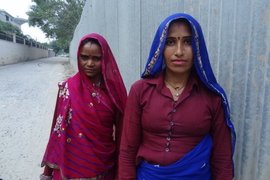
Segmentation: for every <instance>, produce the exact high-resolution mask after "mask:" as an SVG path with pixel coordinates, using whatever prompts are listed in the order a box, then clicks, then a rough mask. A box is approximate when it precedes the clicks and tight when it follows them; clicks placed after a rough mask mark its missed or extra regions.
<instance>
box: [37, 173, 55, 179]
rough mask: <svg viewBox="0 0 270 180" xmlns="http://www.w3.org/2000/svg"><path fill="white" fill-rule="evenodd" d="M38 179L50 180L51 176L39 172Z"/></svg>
mask: <svg viewBox="0 0 270 180" xmlns="http://www.w3.org/2000/svg"><path fill="white" fill-rule="evenodd" d="M39 179H40V180H52V176H45V175H44V174H41V175H40V176H39Z"/></svg>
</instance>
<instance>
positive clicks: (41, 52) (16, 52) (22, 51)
mask: <svg viewBox="0 0 270 180" xmlns="http://www.w3.org/2000/svg"><path fill="white" fill-rule="evenodd" d="M45 57H48V50H47V49H40V48H36V47H32V46H27V45H23V44H18V43H14V42H10V41H5V40H1V39H0V66H1V65H6V64H13V63H18V62H23V61H28V60H34V59H39V58H45Z"/></svg>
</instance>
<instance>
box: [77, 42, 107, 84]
mask: <svg viewBox="0 0 270 180" xmlns="http://www.w3.org/2000/svg"><path fill="white" fill-rule="evenodd" d="M101 59H102V52H101V48H100V46H99V45H97V44H96V43H93V42H87V43H86V44H84V45H83V46H82V47H81V49H80V54H79V65H80V66H81V68H82V70H83V71H84V73H85V74H86V75H87V76H88V77H89V78H90V79H91V80H92V81H93V82H98V81H100V78H101Z"/></svg>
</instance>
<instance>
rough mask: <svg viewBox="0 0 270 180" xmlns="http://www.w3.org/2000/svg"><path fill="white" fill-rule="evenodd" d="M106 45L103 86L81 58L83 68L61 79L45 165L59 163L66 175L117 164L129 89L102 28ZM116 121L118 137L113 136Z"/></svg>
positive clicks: (105, 169) (100, 170)
mask: <svg viewBox="0 0 270 180" xmlns="http://www.w3.org/2000/svg"><path fill="white" fill-rule="evenodd" d="M88 38H92V39H96V40H97V41H98V42H99V44H100V46H101V48H102V60H101V61H102V65H101V67H102V77H103V84H102V85H101V87H95V86H94V85H93V84H92V82H91V81H90V80H89V78H88V77H87V76H86V75H85V74H84V72H83V70H82V68H81V67H80V65H79V63H78V69H79V72H78V73H77V74H76V75H74V76H73V77H71V78H69V79H68V80H67V81H65V82H63V83H60V84H59V93H58V98H57V103H56V108H55V114H54V120H53V124H52V131H51V135H50V139H49V142H48V145H47V149H46V152H45V154H44V158H43V162H42V165H45V164H46V165H48V166H50V167H51V168H55V169H59V171H60V174H61V176H62V178H67V179H78V178H90V177H96V176H98V175H100V174H104V173H105V175H106V173H107V172H109V171H112V170H113V169H114V168H115V166H116V161H117V157H118V156H117V154H116V153H117V152H118V148H119V142H120V130H121V125H122V122H121V121H122V116H123V111H124V106H125V101H126V96H127V94H126V89H125V87H124V83H123V80H122V77H121V75H120V72H119V70H118V67H117V64H116V61H115V59H114V57H113V54H112V52H111V50H110V47H109V45H108V43H107V42H106V40H105V39H104V38H103V37H102V36H100V35H98V34H95V33H93V34H88V35H86V36H84V37H83V38H82V39H81V41H80V45H79V47H78V53H77V60H78V57H79V50H80V46H81V43H82V41H84V40H85V39H88ZM113 124H116V129H117V130H116V141H114V140H113V136H112V134H113Z"/></svg>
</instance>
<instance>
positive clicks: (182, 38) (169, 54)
mask: <svg viewBox="0 0 270 180" xmlns="http://www.w3.org/2000/svg"><path fill="white" fill-rule="evenodd" d="M191 37H192V33H191V29H190V27H189V25H188V24H187V23H185V22H181V21H176V22H173V23H172V24H171V25H170V27H169V30H168V36H167V39H166V43H165V48H164V52H163V55H164V59H165V64H166V70H167V71H171V72H172V73H178V74H186V73H189V72H190V71H191V68H192V65H193V52H192V45H191Z"/></svg>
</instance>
